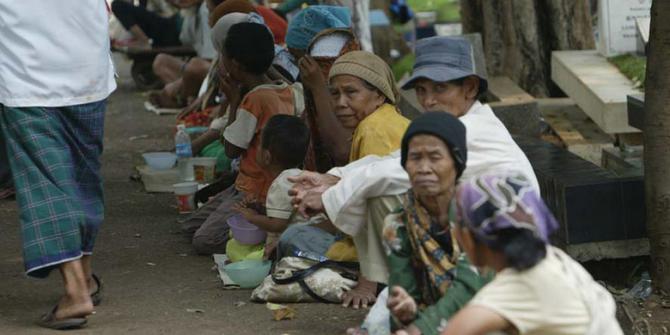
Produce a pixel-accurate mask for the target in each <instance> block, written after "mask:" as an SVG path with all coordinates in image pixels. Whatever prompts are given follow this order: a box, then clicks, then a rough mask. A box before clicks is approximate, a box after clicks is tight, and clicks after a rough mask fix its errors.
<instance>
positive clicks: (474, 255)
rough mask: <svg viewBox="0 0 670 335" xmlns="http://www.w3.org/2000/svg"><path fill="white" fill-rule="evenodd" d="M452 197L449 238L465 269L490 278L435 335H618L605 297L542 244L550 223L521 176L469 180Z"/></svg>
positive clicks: (590, 280)
mask: <svg viewBox="0 0 670 335" xmlns="http://www.w3.org/2000/svg"><path fill="white" fill-rule="evenodd" d="M456 198H457V205H458V206H457V207H458V212H459V217H460V220H459V221H458V225H457V228H456V229H455V232H456V236H457V238H458V240H459V242H460V244H461V245H462V246H463V249H464V250H465V251H466V253H467V255H468V258H469V259H470V260H471V262H472V264H474V265H476V266H478V267H486V268H490V269H493V270H495V272H496V278H495V279H494V280H493V281H491V282H490V283H489V284H487V285H486V286H485V287H484V288H483V289H481V290H480V291H479V292H478V293H477V295H475V297H474V298H473V299H472V301H471V302H470V303H468V305H467V306H466V307H465V308H463V309H462V310H461V311H460V312H458V313H457V314H456V315H455V316H454V317H453V319H451V320H450V321H449V322H448V324H447V327H446V329H445V330H444V332H443V333H442V334H458V335H471V334H490V333H492V332H505V333H508V334H509V333H514V334H557V335H572V334H586V335H595V334H615V335H616V334H623V332H622V331H621V328H620V327H619V324H618V322H617V320H616V315H615V314H616V304H615V303H614V299H612V296H611V295H610V293H609V292H608V291H607V290H606V289H605V288H603V287H602V286H601V285H599V284H598V283H596V282H595V281H594V280H593V278H592V277H591V275H589V273H588V272H586V270H584V268H583V267H582V266H581V265H579V263H577V262H575V261H574V260H572V259H571V258H570V256H568V255H566V254H565V253H564V252H563V251H561V250H560V249H558V248H555V247H552V246H550V245H549V243H548V236H549V234H550V233H551V232H552V231H554V230H555V229H556V228H558V224H557V223H556V220H555V219H554V217H553V216H552V214H551V212H550V211H549V209H547V206H546V205H545V204H544V202H543V201H542V199H540V196H539V195H538V193H537V192H536V191H535V190H534V189H533V187H532V185H531V184H530V183H529V182H528V180H527V179H526V178H525V177H524V176H519V175H512V174H502V175H483V176H480V177H477V178H473V179H471V180H469V181H467V182H465V183H464V184H462V185H460V186H459V188H458V191H457V196H456ZM409 304H410V305H411V304H412V303H411V301H410V302H409Z"/></svg>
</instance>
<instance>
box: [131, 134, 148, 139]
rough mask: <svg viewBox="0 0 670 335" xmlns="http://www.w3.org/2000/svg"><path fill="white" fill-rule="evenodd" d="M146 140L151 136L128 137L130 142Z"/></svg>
mask: <svg viewBox="0 0 670 335" xmlns="http://www.w3.org/2000/svg"><path fill="white" fill-rule="evenodd" d="M145 138H149V135H146V134H142V135H138V136H130V137H128V140H129V141H136V140H140V139H145Z"/></svg>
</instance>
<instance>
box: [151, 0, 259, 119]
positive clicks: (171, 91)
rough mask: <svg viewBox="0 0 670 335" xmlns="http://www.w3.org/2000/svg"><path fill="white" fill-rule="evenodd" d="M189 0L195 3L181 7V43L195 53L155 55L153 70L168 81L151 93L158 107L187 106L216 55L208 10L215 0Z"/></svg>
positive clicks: (164, 81)
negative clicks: (185, 56) (187, 54)
mask: <svg viewBox="0 0 670 335" xmlns="http://www.w3.org/2000/svg"><path fill="white" fill-rule="evenodd" d="M190 1H191V2H193V3H194V4H195V5H193V6H192V7H189V8H188V9H186V10H183V11H182V12H184V14H183V19H182V23H181V30H180V33H179V40H180V41H181V44H182V45H184V46H190V47H192V48H193V50H195V53H196V57H193V58H191V59H189V60H183V59H181V58H179V57H175V56H171V55H168V54H164V53H160V54H158V55H157V56H156V59H154V63H153V71H154V73H155V74H156V76H157V77H158V78H159V79H160V80H161V81H162V82H163V83H165V87H164V88H163V90H161V91H159V92H154V93H152V94H151V95H150V96H149V100H150V102H151V103H152V104H153V105H155V106H156V107H163V108H177V107H184V106H186V104H187V103H188V102H189V100H192V99H193V98H195V97H196V96H197V94H198V89H199V88H200V84H201V83H202V81H203V80H204V79H205V76H207V71H208V70H209V65H210V63H211V61H212V59H214V57H216V50H214V46H212V39H211V27H210V26H209V11H210V8H211V9H213V6H214V3H213V1H212V0H207V1H206V2H203V1H202V0H190ZM249 6H251V5H249ZM252 8H253V7H252Z"/></svg>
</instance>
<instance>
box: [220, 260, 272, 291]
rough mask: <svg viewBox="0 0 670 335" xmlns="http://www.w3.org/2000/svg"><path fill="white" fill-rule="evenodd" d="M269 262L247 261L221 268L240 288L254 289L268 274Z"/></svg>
mask: <svg viewBox="0 0 670 335" xmlns="http://www.w3.org/2000/svg"><path fill="white" fill-rule="evenodd" d="M271 266H272V262H271V261H259V260H247V261H240V262H235V263H230V264H227V265H224V266H223V271H224V272H225V273H226V274H227V275H228V277H230V279H232V281H234V282H235V284H237V285H240V287H241V288H255V287H256V286H258V285H260V284H261V283H262V282H263V279H265V277H267V275H268V274H269V273H270V267H271Z"/></svg>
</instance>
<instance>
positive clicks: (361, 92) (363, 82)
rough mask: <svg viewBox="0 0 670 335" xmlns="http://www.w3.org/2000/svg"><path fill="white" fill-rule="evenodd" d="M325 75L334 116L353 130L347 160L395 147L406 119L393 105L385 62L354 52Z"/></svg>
mask: <svg viewBox="0 0 670 335" xmlns="http://www.w3.org/2000/svg"><path fill="white" fill-rule="evenodd" d="M328 77H329V82H330V94H331V96H332V98H333V102H334V104H335V115H336V116H337V118H338V120H340V123H341V124H342V125H343V126H344V127H345V128H348V129H351V130H353V137H352V141H351V150H350V152H349V162H353V161H355V160H358V159H361V158H363V157H365V156H367V155H379V156H384V155H388V154H390V153H391V152H393V151H395V150H398V148H399V147H400V140H401V139H402V136H403V134H404V133H405V130H406V129H407V126H408V125H409V120H408V119H406V118H405V117H404V116H402V115H401V114H400V112H399V111H398V109H397V108H396V106H395V104H396V102H397V99H398V96H399V94H398V89H397V87H396V85H395V79H394V78H393V72H391V69H390V68H389V66H388V64H386V62H384V60H382V59H381V58H379V57H378V56H376V55H375V54H373V53H370V52H367V51H353V52H350V53H347V54H345V55H343V56H342V57H340V58H338V59H337V60H336V61H335V63H334V64H333V67H332V68H331V69H330V73H329V75H328Z"/></svg>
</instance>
